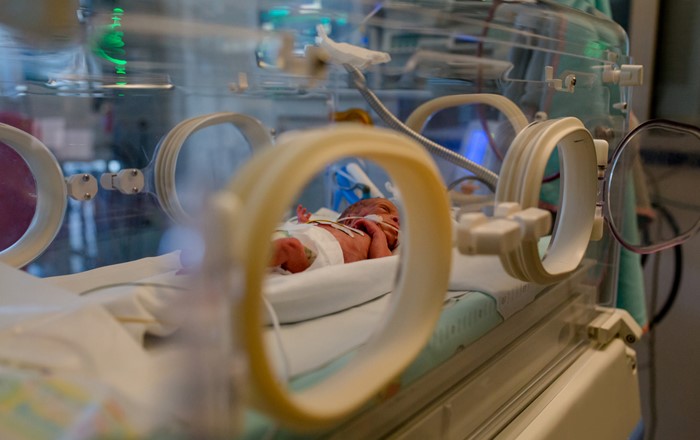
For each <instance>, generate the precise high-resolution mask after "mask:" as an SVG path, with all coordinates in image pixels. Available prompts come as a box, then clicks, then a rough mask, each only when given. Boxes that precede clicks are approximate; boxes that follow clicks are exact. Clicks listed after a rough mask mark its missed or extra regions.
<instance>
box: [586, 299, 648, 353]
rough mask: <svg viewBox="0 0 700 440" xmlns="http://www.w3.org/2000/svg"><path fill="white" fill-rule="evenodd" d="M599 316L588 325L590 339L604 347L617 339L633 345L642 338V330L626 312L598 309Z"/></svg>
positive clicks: (605, 308) (607, 308) (613, 309)
mask: <svg viewBox="0 0 700 440" xmlns="http://www.w3.org/2000/svg"><path fill="white" fill-rule="evenodd" d="M596 311H597V312H599V315H598V316H597V317H596V318H594V319H593V320H592V321H591V322H590V323H589V324H588V337H589V339H591V341H593V342H595V343H596V344H598V345H600V346H603V345H606V344H608V343H609V342H610V341H612V340H613V339H615V338H620V339H622V340H623V341H625V343H627V344H633V343H634V342H637V341H638V340H639V339H640V338H641V337H642V329H641V328H640V327H639V325H638V324H637V322H636V321H635V320H634V318H632V316H631V315H630V314H629V312H627V311H626V310H622V309H615V308H611V307H601V306H598V307H596Z"/></svg>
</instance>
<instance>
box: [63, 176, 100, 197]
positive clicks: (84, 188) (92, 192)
mask: <svg viewBox="0 0 700 440" xmlns="http://www.w3.org/2000/svg"><path fill="white" fill-rule="evenodd" d="M66 189H67V190H68V195H69V196H70V197H71V198H72V199H74V200H78V201H81V202H86V201H88V200H92V199H94V198H95V196H96V195H97V190H98V187H97V179H95V177H94V176H93V175H92V174H73V175H72V176H69V177H68V178H67V179H66Z"/></svg>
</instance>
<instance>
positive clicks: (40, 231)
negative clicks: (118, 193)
mask: <svg viewBox="0 0 700 440" xmlns="http://www.w3.org/2000/svg"><path fill="white" fill-rule="evenodd" d="M0 141H2V142H4V143H6V144H7V145H9V146H10V147H11V148H12V149H14V150H15V151H16V152H17V153H18V154H19V155H20V156H21V157H22V159H24V161H25V162H26V163H27V165H28V166H29V170H30V171H31V172H32V175H33V176H34V181H35V182H36V190H37V203H36V211H35V212H34V217H32V221H31V223H30V224H29V228H27V231H26V232H25V233H24V235H22V237H21V238H20V239H19V240H17V242H16V243H14V244H13V245H12V246H10V247H9V248H7V249H5V250H3V251H0V261H2V262H3V263H6V264H9V265H10V266H14V267H22V266H25V265H26V264H28V263H30V262H32V261H33V260H34V259H35V258H36V257H38V256H39V255H41V253H42V252H44V250H46V248H47V247H48V246H49V245H50V244H51V242H52V241H53V239H54V238H55V237H56V234H57V233H58V231H59V229H61V225H62V224H63V216H64V215H65V212H66V197H67V196H68V191H67V189H66V183H65V181H64V177H63V172H62V171H61V167H60V166H59V165H58V162H57V161H56V158H55V157H54V155H53V154H52V153H51V151H50V150H49V149H48V148H47V147H46V145H44V144H43V143H42V142H41V141H40V140H39V139H37V138H35V137H34V136H32V135H30V134H29V133H26V132H24V131H22V130H20V129H18V128H15V127H12V126H10V125H6V124H0Z"/></svg>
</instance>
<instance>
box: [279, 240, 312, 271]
mask: <svg viewBox="0 0 700 440" xmlns="http://www.w3.org/2000/svg"><path fill="white" fill-rule="evenodd" d="M272 246H273V251H272V252H273V254H272V260H271V261H270V266H271V267H275V266H280V267H281V268H282V269H284V270H288V271H290V272H291V273H297V272H303V271H305V270H306V269H308V268H309V266H311V263H310V262H309V257H308V256H307V255H306V252H305V250H304V245H303V244H301V242H300V241H299V240H298V239H296V238H293V237H287V238H279V239H277V240H274V241H273V242H272Z"/></svg>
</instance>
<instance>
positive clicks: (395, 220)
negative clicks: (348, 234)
mask: <svg viewBox="0 0 700 440" xmlns="http://www.w3.org/2000/svg"><path fill="white" fill-rule="evenodd" d="M370 214H374V215H378V216H380V217H381V218H382V221H383V222H384V223H387V224H389V225H391V226H393V227H394V228H396V229H393V228H390V227H388V226H386V225H383V224H381V223H379V227H380V228H381V229H382V231H384V235H386V242H387V244H388V245H389V249H394V248H395V247H396V246H397V245H398V241H399V232H398V230H399V229H400V223H399V210H398V209H397V208H396V205H394V204H393V203H391V202H390V201H389V200H386V199H379V198H377V199H370V201H369V202H368V203H366V205H365V206H359V207H358V208H357V209H356V210H355V211H354V212H353V216H357V217H365V216H367V215H370ZM350 226H352V224H350Z"/></svg>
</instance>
